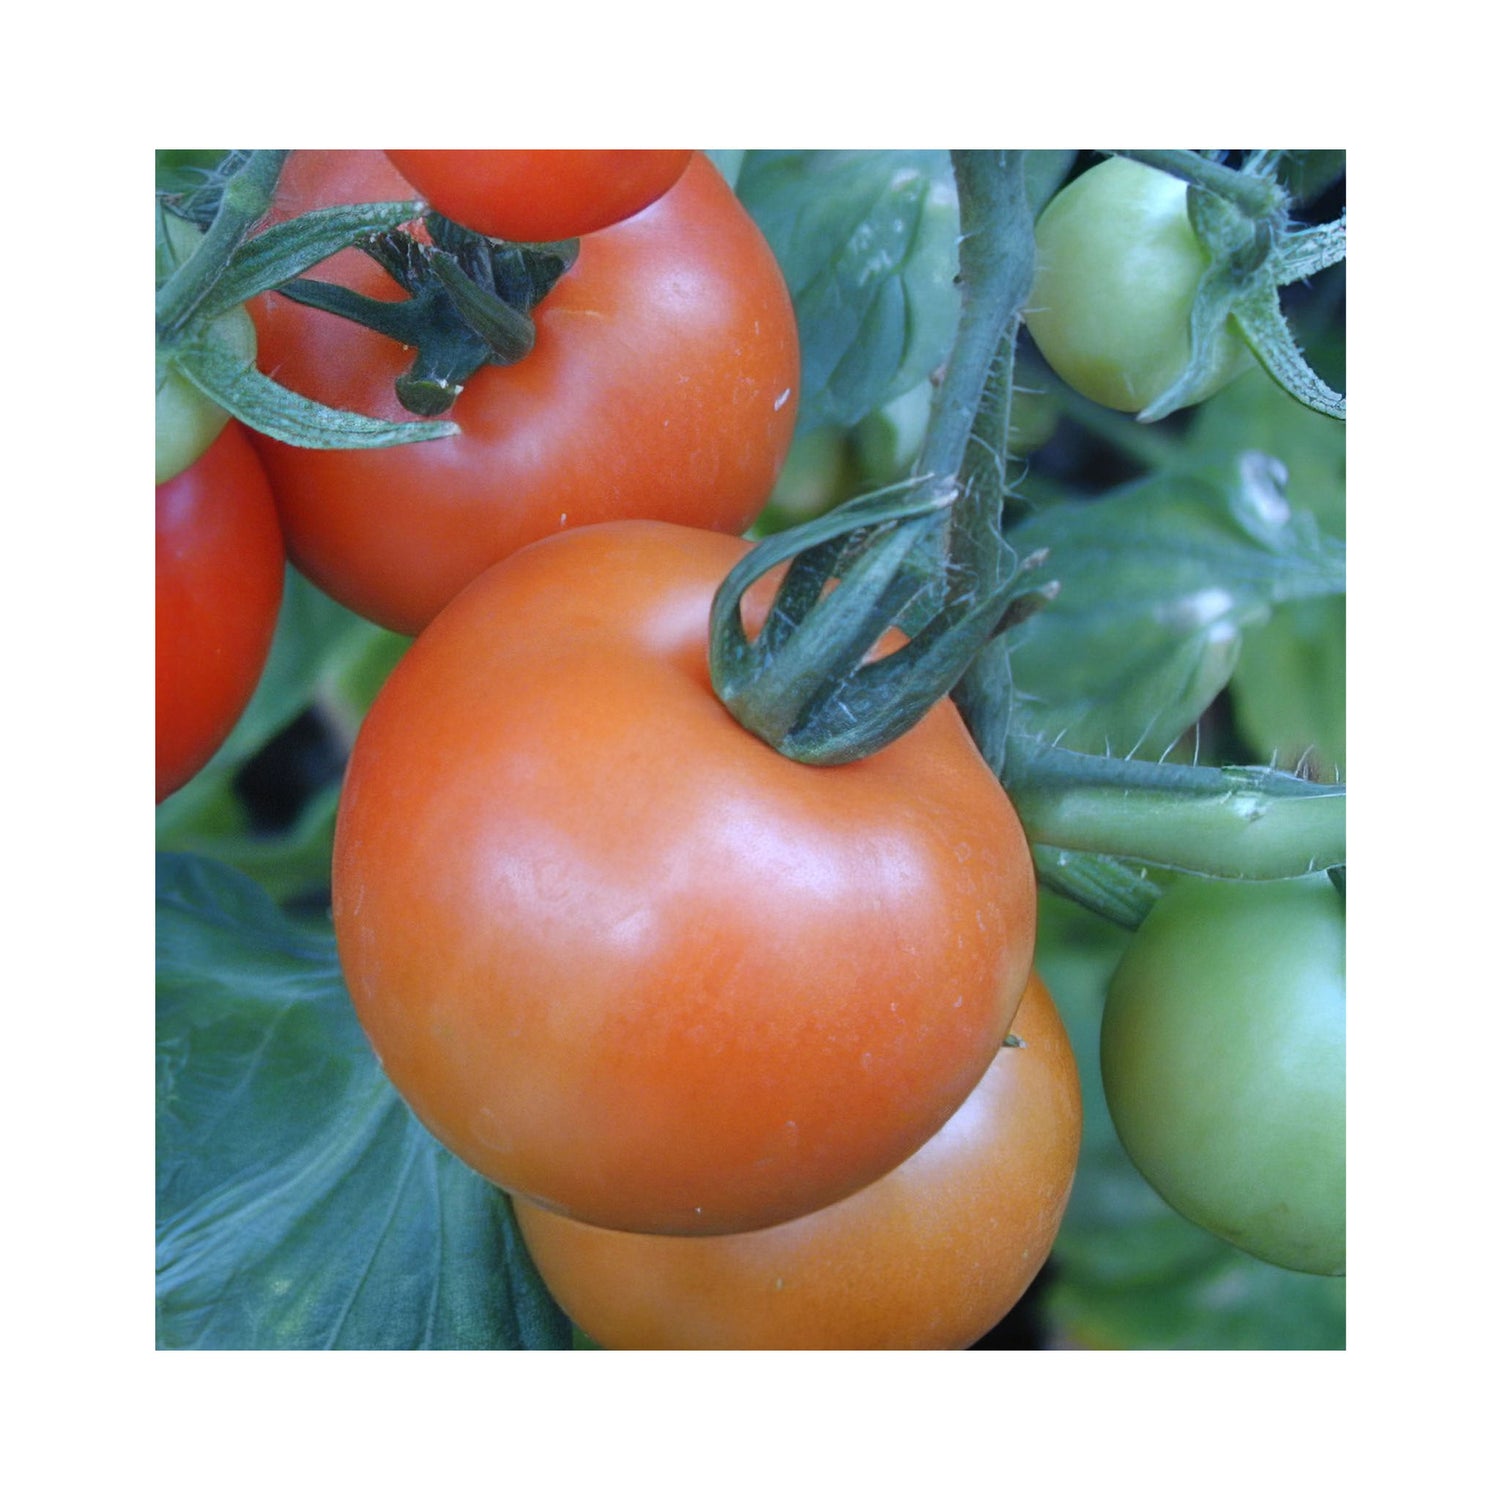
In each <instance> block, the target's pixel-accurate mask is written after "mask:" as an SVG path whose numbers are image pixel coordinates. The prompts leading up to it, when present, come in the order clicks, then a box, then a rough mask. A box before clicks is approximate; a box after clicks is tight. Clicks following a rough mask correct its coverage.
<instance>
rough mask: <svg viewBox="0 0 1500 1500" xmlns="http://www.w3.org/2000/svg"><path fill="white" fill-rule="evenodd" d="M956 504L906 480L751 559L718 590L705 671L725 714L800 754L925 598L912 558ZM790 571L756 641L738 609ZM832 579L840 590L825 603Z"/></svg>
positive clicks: (768, 545)
mask: <svg viewBox="0 0 1500 1500" xmlns="http://www.w3.org/2000/svg"><path fill="white" fill-rule="evenodd" d="M956 498H957V490H956V489H955V488H953V487H952V486H938V485H934V483H933V482H932V481H931V480H930V479H929V478H926V477H923V478H921V479H914V480H906V481H903V482H902V483H900V484H895V485H891V486H890V487H888V488H887V489H884V490H876V491H874V492H872V493H870V494H868V495H863V496H860V497H859V498H858V499H856V500H851V501H850V502H848V503H847V504H846V505H842V506H840V507H839V508H838V509H837V510H835V511H831V512H829V513H828V514H827V515H824V516H819V517H817V518H816V519H815V520H813V521H809V522H807V523H806V524H805V525H802V526H797V527H793V528H792V529H790V530H788V531H783V532H779V533H777V534H776V535H774V536H771V537H768V538H767V539H766V540H765V541H763V542H761V543H760V544H759V546H757V547H756V548H755V550H754V551H753V552H751V553H749V554H748V555H747V556H746V557H745V558H743V559H742V560H741V561H740V562H739V563H738V564H737V565H736V566H735V567H734V568H733V569H732V570H731V571H730V573H729V575H728V577H726V578H725V580H724V582H723V583H722V584H721V585H720V586H719V589H718V592H717V593H716V594H715V596H714V602H713V609H712V611H711V614H710V624H709V630H710V650H709V670H710V674H711V676H712V679H713V685H714V691H715V692H716V693H717V694H718V695H719V698H720V700H721V701H722V702H723V703H724V705H725V707H727V708H728V709H729V710H730V712H731V713H733V714H734V715H735V717H736V718H737V719H739V721H740V722H741V723H742V724H743V725H744V726H745V727H746V728H747V729H749V730H750V731H751V732H752V733H753V734H756V735H758V736H759V737H760V738H761V739H763V740H765V741H766V743H767V744H770V745H773V746H775V747H776V748H777V749H778V750H780V751H781V752H782V753H783V754H789V755H790V754H792V751H791V750H790V749H789V748H788V747H787V741H788V738H789V737H790V736H792V735H793V734H794V732H795V731H796V730H797V729H798V727H799V726H804V725H805V724H806V723H807V721H808V719H809V717H810V716H813V715H815V714H816V713H817V710H818V706H819V704H820V703H821V702H822V701H823V700H824V699H826V698H827V696H828V695H829V694H830V693H831V692H834V691H836V690H837V688H838V687H839V685H840V684H842V683H844V682H845V681H846V680H847V679H848V678H849V677H850V676H851V675H852V674H853V673H855V672H857V671H858V670H860V667H859V664H860V662H861V661H862V659H863V657H864V655H865V653H866V652H867V651H868V650H869V648H870V646H871V645H873V644H874V642H875V641H876V640H877V639H878V638H879V636H880V634H881V632H882V631H883V630H884V629H885V628H886V626H887V625H889V624H890V623H891V621H892V620H893V619H894V618H895V616H896V614H898V613H899V612H900V608H901V607H902V605H903V604H905V603H909V602H910V600H911V599H912V598H914V597H915V596H916V594H918V593H919V592H920V591H921V590H922V588H923V587H924V586H926V583H927V582H928V581H929V579H930V576H931V575H928V574H924V572H922V571H920V570H916V569H914V568H913V567H912V566H911V564H912V563H913V562H914V556H913V554H914V553H915V551H916V549H917V548H918V546H919V544H920V543H921V542H923V541H924V540H925V539H926V538H927V537H928V536H930V535H931V531H930V529H929V528H930V527H932V526H933V525H934V524H935V523H937V522H939V521H941V519H942V518H943V516H944V514H945V513H946V511H947V510H948V508H949V507H951V505H952V504H953V502H954V500H955V499H956ZM903 522H915V523H916V524H915V525H901V524H899V523H903ZM789 559H795V561H794V562H793V563H792V566H791V567H790V568H789V569H788V571H787V575H786V577H785V578H784V579H783V581H782V583H781V586H780V588H779V589H778V592H777V596H776V598H775V600H774V602H773V603H772V605H771V609H770V612H769V614H768V615H767V619H766V624H765V627H764V628H763V629H762V630H761V632H760V633H759V635H758V636H757V637H756V639H755V640H754V641H751V640H750V639H749V638H748V636H747V635H746V632H745V624H744V619H743V617H742V615H741V612H740V600H741V597H742V596H743V595H744V593H745V591H746V590H747V589H749V588H750V587H751V585H752V584H754V583H755V582H756V581H757V580H759V579H760V578H762V577H763V576H764V575H765V574H767V573H768V572H770V571H771V569H773V568H775V567H778V566H780V565H781V564H782V563H785V562H787V561H788V560H789ZM835 577H837V578H838V579H839V580H840V581H839V585H838V587H837V588H834V589H832V590H831V591H825V585H826V584H828V583H829V582H830V581H831V580H832V579H834V578H835ZM898 595H901V596H904V598H902V599H901V600H900V601H899V602H898V598H897V596H898ZM800 738H802V737H799V739H800ZM803 748H804V749H806V747H805V746H804V747H803ZM814 753H815V752H814ZM793 758H794V759H803V758H804V756H803V755H793ZM848 758H850V759H853V758H856V757H854V756H850V757H848ZM819 763H824V762H819Z"/></svg>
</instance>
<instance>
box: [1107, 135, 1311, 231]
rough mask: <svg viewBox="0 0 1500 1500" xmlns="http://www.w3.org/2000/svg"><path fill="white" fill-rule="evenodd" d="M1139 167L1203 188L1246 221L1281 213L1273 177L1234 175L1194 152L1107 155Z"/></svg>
mask: <svg viewBox="0 0 1500 1500" xmlns="http://www.w3.org/2000/svg"><path fill="white" fill-rule="evenodd" d="M1109 154H1110V155H1111V156H1127V157H1129V158H1130V159H1131V160H1132V161H1138V162H1140V163H1141V164H1142V165H1143V166H1147V167H1155V168H1156V169H1157V171H1159V172H1169V173H1171V175H1172V176H1173V177H1180V178H1181V179H1182V180H1183V181H1184V182H1188V183H1192V184H1194V185H1196V186H1197V187H1201V188H1207V189H1208V191H1209V192H1211V193H1217V194H1218V195H1219V197H1221V198H1227V199H1228V200H1229V201H1230V202H1231V203H1233V204H1234V205H1235V207H1236V208H1238V209H1239V210H1240V212H1241V213H1243V214H1244V215H1245V216H1246V217H1247V218H1251V219H1268V218H1273V217H1275V216H1277V215H1279V214H1283V213H1285V210H1286V205H1287V200H1288V196H1289V195H1288V193H1287V191H1286V189H1285V188H1284V187H1282V185H1281V184H1280V183H1279V182H1277V180H1276V179H1275V177H1273V176H1271V175H1269V173H1267V172H1264V171H1243V172H1237V171H1235V169H1234V168H1233V167H1226V166H1224V165H1223V164H1222V163H1221V162H1216V161H1210V160H1209V159H1208V158H1207V157H1206V156H1200V155H1198V153H1197V152H1196V151H1111V152H1110V153H1109Z"/></svg>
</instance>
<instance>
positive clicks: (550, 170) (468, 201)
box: [386, 151, 693, 243]
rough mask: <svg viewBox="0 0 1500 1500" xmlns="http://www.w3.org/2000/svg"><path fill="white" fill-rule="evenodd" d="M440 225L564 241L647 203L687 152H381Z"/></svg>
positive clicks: (680, 167) (676, 173)
mask: <svg viewBox="0 0 1500 1500" xmlns="http://www.w3.org/2000/svg"><path fill="white" fill-rule="evenodd" d="M386 155H387V156H388V157H389V158H390V159H391V162H392V163H393V164H394V165H395V167H396V170H397V171H399V172H400V173H401V175H402V176H403V177H405V178H406V180H407V181H408V182H409V183H411V185H412V186H413V187H414V188H416V190H417V191H418V192H419V193H420V194H421V195H422V196H423V197H424V198H425V199H426V200H427V201H428V203H430V204H431V205H432V206H433V208H435V209H436V210H437V211H438V212H439V213H440V214H442V215H443V216H444V217H445V218H449V219H452V220H453V221H454V222H455V223H457V224H462V225H463V226H464V227H465V228H466V229H473V230H477V231H478V232H479V233H480V234H486V235H489V236H491V237H492V238H494V239H499V240H521V241H526V242H531V243H535V242H537V241H544V240H570V239H574V238H576V237H577V236H578V235H581V234H593V233H594V232H595V231H597V230H600V229H608V228H609V226H610V225H611V224H618V223H619V222H620V221H621V220H622V219H628V218H630V217H631V215H632V214H638V213H639V212H640V211H641V210H642V209H643V208H648V207H650V205H651V204H653V203H655V202H656V200H657V199H658V198H660V197H661V195H662V194H663V193H665V192H666V191H667V189H668V188H670V187H671V186H672V184H673V183H675V182H676V181H677V179H678V178H679V177H681V176H682V174H683V172H684V171H685V170H686V169H687V164H688V162H689V161H690V160H691V159H692V155H693V153H692V152H691V151H387V152H386Z"/></svg>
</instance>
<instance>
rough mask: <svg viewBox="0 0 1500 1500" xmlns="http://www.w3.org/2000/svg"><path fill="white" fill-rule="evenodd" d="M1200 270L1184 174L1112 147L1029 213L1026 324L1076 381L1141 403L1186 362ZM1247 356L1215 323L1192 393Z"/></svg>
mask: <svg viewBox="0 0 1500 1500" xmlns="http://www.w3.org/2000/svg"><path fill="white" fill-rule="evenodd" d="M1207 269H1208V255H1207V253H1206V252H1205V251H1204V249H1203V247H1202V245H1200V244H1199V242H1198V238H1197V236H1196V234H1195V233H1194V232H1193V226H1192V224H1191V223H1190V222H1189V220H1188V211H1187V183H1185V182H1184V181H1183V180H1182V179H1181V178H1178V177H1173V176H1170V175H1169V174H1168V173H1166V172H1161V171H1157V170H1156V169H1155V168H1154V167H1148V166H1144V165H1142V164H1141V163H1140V162H1136V161H1129V160H1127V159H1125V158H1124V157H1114V158H1112V159H1111V160H1109V161H1106V162H1101V163H1100V164H1099V165H1098V166H1097V167H1091V168H1090V169H1089V170H1088V171H1087V172H1085V173H1084V174H1083V175H1082V176H1080V177H1078V178H1077V179H1075V180H1074V181H1073V182H1071V183H1069V184H1068V186H1067V187H1065V188H1064V189H1063V190H1062V191H1061V192H1060V193H1059V194H1058V195H1057V196H1056V197H1055V198H1054V199H1053V200H1052V202H1051V203H1050V204H1048V205H1047V208H1046V209H1045V210H1044V211H1043V213H1042V215H1041V217H1040V218H1039V219H1038V220H1037V225H1036V279H1035V281H1034V282H1033V283H1032V288H1031V293H1030V296H1029V297H1028V299H1027V308H1026V326H1027V328H1029V329H1030V330H1031V336H1032V338H1033V339H1035V340H1036V344H1037V347H1038V348H1039V349H1040V350H1041V351H1042V353H1043V355H1045V356H1046V359H1047V363H1048V364H1050V365H1051V366H1052V368H1053V369H1054V370H1056V371H1057V373H1058V374H1059V375H1061V376H1062V378H1063V379H1064V380H1066V381H1067V382H1068V384H1069V385H1071V386H1072V387H1073V389H1074V390H1076V391H1078V392H1080V393H1081V394H1082V395H1085V396H1087V397H1088V398H1089V399H1090V400H1091V401H1097V402H1099V403H1100V404H1101V405H1102V406H1110V407H1114V408H1115V409H1116V410H1118V411H1129V412H1138V411H1141V410H1143V409H1144V408H1145V407H1147V406H1149V405H1150V404H1151V402H1152V401H1154V400H1155V399H1156V398H1157V397H1158V396H1160V395H1161V394H1162V393H1163V392H1164V391H1166V390H1167V389H1168V388H1169V387H1170V386H1171V385H1172V384H1173V383H1174V382H1175V381H1176V380H1177V379H1178V377H1179V376H1180V375H1181V374H1182V373H1183V371H1184V370H1185V369H1186V368H1187V363H1188V355H1189V339H1188V319H1189V314H1190V312H1191V310H1192V305H1193V297H1194V294H1195V293H1196V291H1197V289H1198V284H1199V282H1200V281H1201V280H1202V278H1203V274H1204V272H1205V271H1206V270H1207ZM1249 364H1250V355H1249V351H1248V350H1247V349H1246V348H1245V345H1244V343H1243V342H1242V341H1241V340H1240V339H1238V338H1237V337H1236V336H1235V335H1234V334H1233V333H1232V332H1229V331H1223V332H1221V333H1220V334H1219V335H1218V337H1217V339H1216V341H1215V344H1214V349H1213V357H1212V363H1211V369H1210V371H1209V373H1208V376H1207V378H1206V379H1205V381H1204V383H1203V385H1202V386H1201V387H1200V389H1199V391H1198V393H1197V394H1198V399H1200V400H1201V399H1203V398H1205V397H1207V396H1210V395H1212V394H1213V392H1214V391H1216V390H1218V389H1219V388H1220V387H1222V386H1224V385H1225V384H1227V383H1228V382H1229V381H1230V380H1231V379H1233V378H1234V376H1235V375H1237V374H1239V372H1240V371H1241V370H1244V369H1246V368H1248V366H1249Z"/></svg>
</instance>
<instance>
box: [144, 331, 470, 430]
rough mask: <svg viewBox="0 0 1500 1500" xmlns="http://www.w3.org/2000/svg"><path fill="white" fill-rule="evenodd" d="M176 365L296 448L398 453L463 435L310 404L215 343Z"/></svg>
mask: <svg viewBox="0 0 1500 1500" xmlns="http://www.w3.org/2000/svg"><path fill="white" fill-rule="evenodd" d="M170 363H171V366H172V368H173V369H175V370H177V371H178V372H180V373H181V374H182V375H183V376H184V377H185V378H186V379H187V380H189V381H191V382H192V383H193V384H194V385H195V386H197V388H198V389H199V390H200V391H202V392H203V394H204V395H205V396H207V397H208V398H209V399H210V400H211V401H216V402H217V403H218V404H219V405H220V406H222V407H223V408H224V410H225V411H227V412H229V413H230V415H231V416H234V417H237V418H238V419H239V420H240V421H241V422H243V423H244V424H245V426H247V427H253V428H254V429H255V431H257V432H263V433H265V434H266V436H267V437H273V438H277V439H279V440H280V441H281V442H283V443H289V444H291V446H292V447H294V448H393V447H396V446H397V445H399V444H402V443H421V442H428V441H430V440H432V439H433V438H443V437H452V436H454V435H455V434H456V433H457V432H458V427H457V426H456V425H455V424H454V423H452V422H387V421H384V420H382V419H380V418H378V417H366V416H361V415H360V414H359V413H358V412H350V411H339V410H337V409H336V408H334V407H331V406H324V405H323V404H322V403H321V402H318V401H310V400H308V398H307V397H306V396H299V395H298V394H297V393H296V392H295V391H290V390H288V389H287V388H286V387H285V386H281V385H277V383H276V382H275V381H274V380H271V379H270V378H269V377H267V376H265V375H262V374H261V373H260V371H259V370H257V369H256V368H255V367H254V366H253V365H247V364H245V363H243V362H242V361H240V360H238V359H236V358H235V357H234V355H232V354H231V353H229V352H228V351H227V350H225V349H224V348H222V347H221V346H219V345H216V344H212V343H207V342H198V343H194V344H189V345H186V346H184V347H182V348H180V349H177V350H175V351H174V352H173V354H172V355H171V358H170Z"/></svg>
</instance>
